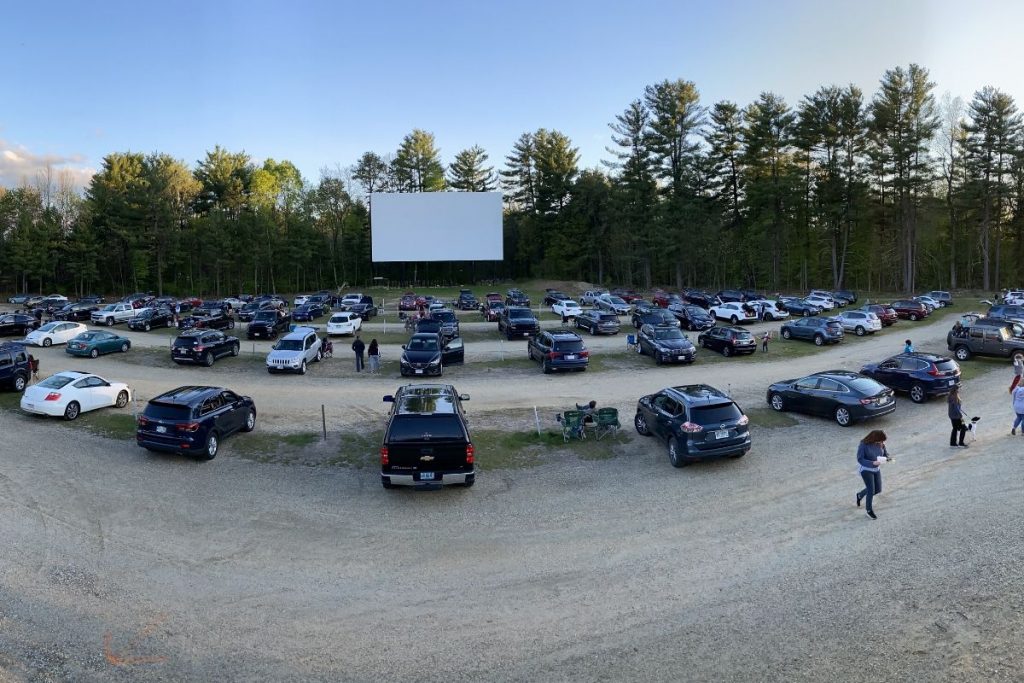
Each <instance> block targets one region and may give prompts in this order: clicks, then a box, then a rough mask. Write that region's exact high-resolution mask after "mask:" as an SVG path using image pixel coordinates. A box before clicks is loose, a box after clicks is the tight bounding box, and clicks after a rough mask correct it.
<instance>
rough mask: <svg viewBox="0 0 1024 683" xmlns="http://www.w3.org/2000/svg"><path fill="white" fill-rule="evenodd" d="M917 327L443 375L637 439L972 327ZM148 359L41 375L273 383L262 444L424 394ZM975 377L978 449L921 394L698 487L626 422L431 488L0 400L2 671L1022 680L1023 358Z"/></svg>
mask: <svg viewBox="0 0 1024 683" xmlns="http://www.w3.org/2000/svg"><path fill="white" fill-rule="evenodd" d="M901 325H902V327H901V326H897V327H896V328H895V329H894V330H891V331H889V332H886V333H885V334H883V335H879V336H877V337H876V338H871V339H860V340H850V343H845V342H844V343H843V344H841V345H839V346H837V347H834V348H830V349H826V350H823V351H821V352H820V353H818V354H816V355H807V356H796V357H792V356H786V355H784V354H783V353H782V351H781V348H773V351H772V352H770V353H769V354H768V355H769V356H772V353H776V354H778V355H777V356H772V357H771V358H770V359H767V360H762V359H760V358H744V359H730V360H727V361H718V360H715V361H713V362H712V361H711V359H710V358H708V359H706V360H707V362H702V360H705V359H703V358H702V359H701V360H698V362H697V363H696V364H695V365H693V366H690V367H660V368H658V367H655V366H654V364H653V363H652V362H651V360H650V359H648V358H644V359H640V358H634V357H633V356H629V355H626V353H625V351H624V350H623V346H624V340H623V338H622V337H621V336H620V337H617V338H611V339H607V340H605V339H593V340H591V338H589V337H588V338H587V342H588V344H589V345H591V346H592V348H594V349H595V351H597V352H601V351H604V352H605V355H607V356H608V357H609V360H608V361H607V363H606V365H605V366H603V367H602V368H601V371H600V372H597V371H595V372H589V371H588V372H587V373H579V374H573V375H568V376H561V375H554V376H545V375H542V374H541V373H540V371H539V369H529V366H528V365H525V364H524V363H521V362H520V363H519V364H518V365H517V366H516V367H515V372H508V368H506V369H504V370H503V369H502V368H501V366H500V365H499V363H500V361H497V360H495V359H493V358H486V354H493V353H500V350H501V348H502V347H503V346H504V347H506V348H507V347H508V346H509V345H510V344H509V343H508V342H506V343H505V344H504V345H503V344H501V343H499V342H498V341H492V342H489V341H482V340H481V341H477V342H474V344H473V350H472V351H471V354H480V355H479V356H476V357H477V358H480V359H482V362H480V363H476V364H474V363H471V364H469V365H467V366H466V367H465V368H451V370H450V373H449V372H446V375H445V378H446V379H448V380H450V381H453V382H455V383H456V385H457V386H458V388H459V389H460V391H464V392H467V393H470V394H471V395H472V397H473V398H472V401H471V402H470V403H469V404H468V405H467V408H468V409H469V410H470V415H471V417H473V416H475V415H477V414H481V413H486V414H488V415H490V416H491V417H490V418H489V419H490V420H491V421H493V415H494V414H495V413H499V412H500V411H502V410H509V409H517V410H520V411H523V412H525V411H526V410H527V409H529V408H532V406H534V405H539V406H540V407H541V409H542V410H546V411H548V412H549V413H550V412H552V410H551V409H557V408H559V407H565V406H566V405H567V404H568V403H570V402H571V401H574V400H582V399H584V398H587V397H594V398H597V399H598V400H599V401H600V402H601V403H602V404H605V405H616V406H618V407H619V408H620V411H621V412H622V414H623V418H624V422H627V423H628V421H629V420H630V419H631V416H632V409H633V406H635V402H636V398H637V397H638V396H640V395H642V394H643V393H647V392H650V391H653V390H656V389H658V388H661V387H663V386H666V385H668V384H678V383H684V382H692V381H707V382H709V383H712V384H714V385H716V386H719V387H723V388H724V387H726V386H728V387H729V388H730V390H731V391H732V393H733V395H734V396H735V397H736V398H737V400H738V401H739V402H740V404H741V405H742V406H744V407H745V408H747V409H749V410H752V411H764V410H766V407H765V403H764V390H765V387H766V386H767V385H768V384H769V383H770V382H772V381H775V380H778V379H783V378H787V377H794V376H799V375H802V374H806V373H808V372H812V371H815V370H822V369H826V368H834V367H843V368H858V367H860V364H862V363H863V362H866V361H869V360H879V359H880V358H882V357H884V356H886V355H888V354H891V353H897V352H899V350H900V348H901V346H902V340H903V339H904V338H905V337H906V336H912V337H913V339H914V341H915V344H917V345H918V347H919V348H924V349H934V350H941V349H942V347H943V345H944V337H945V333H946V330H947V329H948V327H949V321H936V322H924V323H920V324H916V325H911V324H906V323H901ZM776 327H777V325H776ZM911 331H912V334H910V332H911ZM148 338H151V339H154V340H156V337H148ZM136 343H137V344H138V345H139V349H138V350H139V351H140V353H139V356H138V359H135V360H133V362H126V360H127V359H126V358H123V357H120V356H118V355H112V356H107V357H104V358H101V359H99V360H95V361H91V360H89V359H75V360H74V361H68V362H66V363H61V362H60V361H61V360H62V359H61V356H62V355H63V351H62V350H57V349H54V350H45V351H43V353H42V358H43V362H44V368H49V369H50V370H54V369H56V368H57V367H79V366H87V367H88V368H90V369H96V370H97V371H98V372H100V373H101V374H106V375H107V376H109V377H110V378H111V379H127V381H129V382H131V383H132V384H133V386H135V387H136V390H137V391H138V393H139V395H140V398H145V397H147V396H149V395H153V393H155V392H157V391H159V390H161V389H163V388H167V387H168V386H176V385H179V384H184V383H189V382H199V381H202V382H204V383H216V382H222V383H224V384H226V385H227V386H231V387H232V388H234V389H236V390H239V391H243V392H245V393H249V394H251V395H253V396H254V398H255V399H256V402H257V405H258V406H259V407H260V414H261V422H260V427H259V429H268V428H273V429H285V428H295V427H303V428H304V427H306V426H307V425H306V423H307V422H312V423H314V424H317V425H318V424H319V406H320V404H321V403H328V404H329V405H330V406H331V410H332V413H331V415H332V419H333V421H334V424H335V425H337V426H342V425H344V426H346V427H348V428H351V427H355V426H358V425H360V424H362V425H366V427H367V428H370V427H371V426H372V428H373V429H377V428H379V419H380V417H381V416H383V415H384V412H385V409H384V405H383V404H382V403H381V402H380V396H381V395H382V394H383V393H387V392H390V391H393V390H394V388H395V387H396V386H397V385H398V383H399V380H398V377H397V371H395V372H392V373H391V374H390V375H382V376H379V377H368V376H363V375H356V374H355V373H354V372H351V371H349V370H347V369H344V368H343V364H345V365H347V364H348V362H349V359H348V357H347V355H345V354H343V353H342V354H339V357H338V358H335V359H332V360H330V361H327V362H325V363H322V364H320V365H319V366H315V367H313V368H311V370H310V373H309V374H308V375H307V376H305V377H297V376H268V375H267V374H266V373H265V371H263V369H262V366H261V364H260V363H261V358H262V356H259V357H258V358H257V359H255V360H249V361H246V359H245V358H244V357H243V358H239V359H230V360H224V361H219V362H218V363H217V365H215V366H214V368H212V369H206V368H191V367H181V368H179V367H173V366H171V367H165V365H164V364H162V363H161V361H160V358H159V357H158V356H157V355H156V354H146V353H143V351H145V349H143V348H142V346H143V343H142V342H141V341H137V342H136ZM154 343H156V342H154ZM162 343H166V338H164V339H163V342H162ZM343 343H344V342H342V344H343ZM777 343H778V344H781V343H782V342H777ZM790 343H793V344H796V343H798V342H790ZM342 344H337V345H336V347H340V346H342ZM513 344H520V345H522V344H524V342H518V343H513ZM605 345H607V347H606V346H605ZM517 348H518V347H517ZM519 350H520V351H521V352H522V354H523V355H524V356H525V350H524V349H519ZM394 351H395V349H388V350H386V351H385V353H387V354H391V353H393V352H394ZM702 353H703V354H705V355H706V354H707V352H702ZM129 355H130V354H129ZM391 357H392V358H394V356H391ZM140 359H141V362H139V361H140ZM231 363H235V364H236V365H237V366H238V367H231V366H230V365H229V364H231ZM245 363H248V365H245ZM969 363H971V364H978V366H977V368H985V369H986V370H987V371H984V372H980V373H979V372H978V371H977V368H975V369H973V370H972V372H973V374H974V376H973V377H972V378H971V379H968V380H967V381H966V383H965V389H964V403H965V405H966V406H967V410H968V412H969V413H971V414H976V415H980V416H982V417H983V419H982V421H981V423H980V425H981V428H980V429H979V433H978V438H977V440H976V441H975V442H974V443H973V444H972V446H971V448H969V449H966V450H960V449H950V448H949V447H948V445H947V438H948V435H949V432H948V424H949V423H948V420H947V419H946V417H945V403H944V402H943V401H934V402H930V403H927V404H923V405H915V404H913V403H911V402H910V401H909V400H907V399H905V398H901V399H900V400H899V406H898V409H897V411H896V412H895V413H894V414H892V415H890V416H887V417H885V418H883V419H881V420H878V421H876V422H874V423H871V424H870V425H857V426H855V427H852V428H848V429H844V428H841V427H839V426H838V425H835V424H834V423H831V422H829V421H827V420H823V419H818V418H810V417H805V416H795V422H796V424H795V425H793V426H790V427H785V428H767V427H765V426H762V425H759V424H758V420H757V419H755V420H754V421H753V423H752V425H753V426H752V432H753V438H754V448H753V450H752V451H751V452H750V453H749V454H748V455H747V456H746V457H744V458H742V459H741V460H738V461H731V460H730V461H723V462H714V463H708V464H703V465H698V466H693V467H689V468H685V469H681V470H677V469H674V468H672V467H671V466H670V465H669V464H668V461H667V457H666V454H665V449H664V447H663V446H661V445H659V444H657V443H656V442H654V441H653V440H650V439H645V438H643V437H640V436H638V435H636V434H635V433H632V432H629V433H628V434H629V436H628V439H627V440H626V442H625V444H624V445H621V446H619V447H617V448H618V452H619V455H618V457H614V458H611V459H606V460H582V459H578V458H575V457H572V456H571V455H566V456H564V457H562V458H560V459H558V460H556V461H553V462H547V463H546V464H544V465H542V466H539V467H532V468H527V469H515V468H511V469H497V470H489V471H485V472H483V473H482V474H481V476H480V478H479V479H478V483H477V485H476V486H475V487H474V488H473V489H469V490H443V491H437V492H426V493H418V492H412V491H388V492H385V491H383V490H382V489H381V488H380V484H379V481H378V477H377V475H376V474H375V472H374V471H373V470H372V469H365V468H364V469H351V468H345V467H298V466H291V467H289V466H284V465H277V464H263V463H258V462H253V461H251V460H246V459H242V458H239V457H234V456H233V455H232V441H231V440H229V441H228V442H227V443H225V445H224V448H223V450H222V454H221V455H220V456H218V458H217V459H216V460H215V461H213V462H209V463H197V462H194V461H191V460H188V459H184V458H176V457H169V456H159V455H153V454H149V453H146V452H144V451H142V450H141V449H138V448H137V447H135V446H134V444H132V443H131V442H125V441H120V440H111V439H107V438H103V437H100V436H94V435H90V434H88V433H87V432H84V431H83V430H81V429H77V428H75V427H74V426H67V425H63V424H61V423H60V422H58V421H52V420H37V419H31V420H30V419H25V418H23V417H20V416H18V415H14V414H12V413H10V412H4V411H0V434H3V435H4V439H3V443H4V446H3V448H0V543H2V544H3V547H4V549H5V552H4V553H2V554H0V681H2V680H15V681H22V680H24V681H30V680H31V681H49V680H54V681H63V680H97V681H98V680H104V681H108V680H133V681H134V680H154V681H156V680H161V681H164V680H165V681H178V680H231V681H234V680H238V681H243V680H245V681H248V680H281V681H309V680H331V681H337V680H345V681H370V680H425V681H460V680H466V681H470V680H473V681H477V680H500V681H537V680H545V681H562V680H566V681H568V680H573V681H576V680H581V681H600V680H608V681H619V680H644V681H648V680H650V681H680V680H687V681H689V680H693V681H705V680H728V681H766V680H768V681H876V680H892V681H911V680H913V681H1002V680H1005V681H1018V680H1021V679H1022V678H1024V655H1022V654H1021V652H1022V650H1021V647H1020V645H1021V643H1022V642H1024V616H1022V615H1024V563H1022V560H1024V545H1022V542H1021V535H1020V528H1021V526H1022V522H1024V508H1022V505H1021V500H1022V495H1021V494H1022V485H1021V477H1022V474H1024V439H1022V438H1021V437H1020V436H1017V437H1016V438H1014V437H1011V436H1010V435H1009V424H1010V418H1011V416H1012V414H1011V411H1010V404H1009V399H1008V396H1007V393H1006V387H1007V385H1008V380H1009V374H1010V373H1009V363H1008V362H1006V363H1002V362H998V363H997V362H987V361H970V362H969ZM334 364H336V365H334ZM474 365H476V366H477V367H474ZM524 365H525V368H527V369H529V371H527V369H523V367H521V366H524ZM335 368H341V369H335ZM250 370H251V371H250ZM321 373H322V374H321ZM186 378H187V379H186ZM495 380H498V381H495ZM309 412H315V420H312V419H308V420H307V413H309ZM755 414H757V413H756V412H755ZM761 414H763V413H761ZM627 427H628V424H627ZM875 427H879V428H882V429H885V430H886V431H887V432H888V434H889V446H890V450H891V452H892V453H893V454H894V455H895V456H896V462H894V463H892V464H889V465H887V466H886V467H885V469H884V471H883V478H884V484H885V490H884V493H883V494H882V495H881V496H880V497H879V499H878V500H877V502H876V510H877V512H878V515H879V519H878V520H877V521H871V520H869V519H867V518H866V516H865V515H864V513H863V511H862V510H858V509H857V508H856V507H855V506H854V500H853V498H854V493H855V492H856V491H857V490H858V489H859V482H860V479H859V477H858V476H857V474H856V465H855V460H854V452H855V448H856V442H857V440H858V439H859V438H861V437H862V436H863V435H864V433H865V432H866V431H867V430H868V429H871V428H875ZM234 438H235V439H242V438H245V437H244V436H237V437H234ZM479 457H480V458H481V459H485V458H487V457H488V454H487V453H484V452H481V453H479Z"/></svg>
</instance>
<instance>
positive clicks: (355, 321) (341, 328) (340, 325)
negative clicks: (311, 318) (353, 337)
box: [327, 311, 363, 336]
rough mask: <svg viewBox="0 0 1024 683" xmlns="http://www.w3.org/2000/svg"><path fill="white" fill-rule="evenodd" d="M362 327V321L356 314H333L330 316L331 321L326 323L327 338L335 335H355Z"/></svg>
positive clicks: (346, 312) (344, 312)
mask: <svg viewBox="0 0 1024 683" xmlns="http://www.w3.org/2000/svg"><path fill="white" fill-rule="evenodd" d="M362 326H363V319H362V318H361V317H360V316H359V314H358V313H349V312H348V311H342V312H341V313H335V314H334V315H332V316H331V319H330V320H328V321H327V334H328V336H334V335H336V334H355V333H356V331H357V330H359V328H361V327H362Z"/></svg>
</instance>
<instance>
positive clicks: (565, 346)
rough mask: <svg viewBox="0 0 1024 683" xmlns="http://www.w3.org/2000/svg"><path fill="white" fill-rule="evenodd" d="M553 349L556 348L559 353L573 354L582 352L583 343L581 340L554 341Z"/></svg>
mask: <svg viewBox="0 0 1024 683" xmlns="http://www.w3.org/2000/svg"><path fill="white" fill-rule="evenodd" d="M554 348H556V349H557V350H559V351H564V352H567V353H573V352H575V351H583V350H584V349H583V342H582V341H581V340H579V339H569V340H562V341H556V342H555V344H554Z"/></svg>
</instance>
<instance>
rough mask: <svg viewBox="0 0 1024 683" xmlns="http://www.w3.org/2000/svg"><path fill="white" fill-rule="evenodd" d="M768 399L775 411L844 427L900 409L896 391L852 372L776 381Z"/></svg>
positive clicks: (823, 373) (816, 374) (838, 371)
mask: <svg viewBox="0 0 1024 683" xmlns="http://www.w3.org/2000/svg"><path fill="white" fill-rule="evenodd" d="M766 400H767V401H768V405H770V406H771V407H772V409H773V410H778V411H780V412H781V411H783V410H792V411H795V412H798V413H807V414H808V415H822V416H825V417H831V418H832V419H834V420H835V421H836V422H837V423H839V425H841V426H843V427H849V426H850V425H852V424H853V423H854V422H858V421H860V420H867V419H870V418H872V417H880V416H882V415H888V414H889V413H891V412H892V411H894V410H896V397H895V395H894V393H893V390H892V389H890V388H889V387H886V386H883V385H881V384H879V383H878V382H876V381H875V380H873V379H871V378H870V377H865V376H864V375H861V374H858V373H856V372H850V371H848V370H829V371H827V372H816V373H814V374H813V375H808V376H806V377H801V378H800V379H787V380H785V381H783V382H776V383H775V384H773V385H771V386H770V387H768V393H767V396H766Z"/></svg>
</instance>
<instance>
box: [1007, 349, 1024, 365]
mask: <svg viewBox="0 0 1024 683" xmlns="http://www.w3.org/2000/svg"><path fill="white" fill-rule="evenodd" d="M1010 357H1011V358H1012V359H1013V361H1014V362H1015V363H1020V362H1021V361H1024V353H1021V352H1020V351H1017V352H1015V353H1014V354H1013V355H1012V356H1010Z"/></svg>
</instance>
